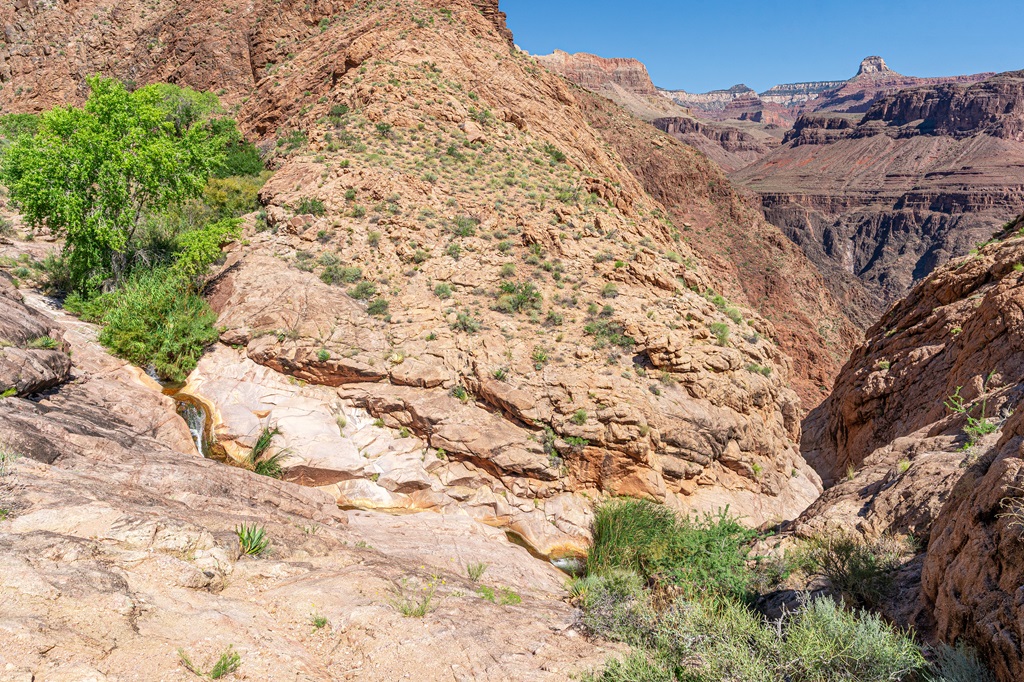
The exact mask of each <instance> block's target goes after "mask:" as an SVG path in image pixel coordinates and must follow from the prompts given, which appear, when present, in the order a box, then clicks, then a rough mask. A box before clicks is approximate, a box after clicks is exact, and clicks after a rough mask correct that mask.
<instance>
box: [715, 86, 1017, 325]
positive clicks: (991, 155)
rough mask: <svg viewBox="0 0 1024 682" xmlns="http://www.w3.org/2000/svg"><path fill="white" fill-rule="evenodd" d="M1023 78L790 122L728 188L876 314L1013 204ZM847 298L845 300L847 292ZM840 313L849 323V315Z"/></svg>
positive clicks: (1008, 213)
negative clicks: (756, 205) (754, 202)
mask: <svg viewBox="0 0 1024 682" xmlns="http://www.w3.org/2000/svg"><path fill="white" fill-rule="evenodd" d="M1022 107H1024V74H1022V73H1021V72H1013V73H1006V74H1001V75H999V76H994V77H992V78H990V79H988V80H986V81H983V82H981V83H976V84H972V85H964V84H953V85H942V86H935V87H927V88H917V89H910V90H903V91H901V92H899V93H898V94H895V95H891V96H888V97H886V98H883V99H882V100H879V101H878V102H877V103H876V104H875V105H873V106H872V107H871V109H870V110H869V111H868V112H867V113H865V114H863V115H856V114H815V115H813V116H812V115H808V116H805V117H803V118H801V119H800V120H799V121H798V122H797V125H796V127H795V128H794V129H793V131H792V132H790V133H789V134H788V135H787V138H786V143H785V144H784V145H783V146H782V147H781V148H779V149H777V150H776V151H774V152H772V153H771V154H769V155H768V156H766V157H764V158H762V159H761V160H759V161H757V162H756V163H754V164H752V165H751V166H749V167H747V168H744V169H743V170H741V171H739V172H737V173H735V174H734V175H733V179H734V180H735V181H736V182H738V183H739V184H741V185H743V186H744V187H747V188H749V189H751V190H754V191H755V192H757V193H758V194H760V195H761V198H762V201H763V204H764V208H765V215H766V216H767V217H768V219H769V220H770V221H771V222H773V223H774V224H776V225H778V226H779V227H780V228H782V230H783V231H784V232H785V233H786V234H787V235H789V236H790V237H791V238H792V239H793V240H794V241H796V242H797V243H798V244H800V245H801V246H802V247H803V248H804V251H805V253H807V255H808V256H809V257H810V258H811V260H813V261H814V262H815V263H816V264H817V265H818V267H819V268H820V269H821V270H822V272H824V273H825V276H826V280H828V281H829V282H830V284H832V285H833V287H834V289H833V291H834V292H835V293H836V295H837V297H838V298H840V299H842V300H845V301H847V303H848V306H849V307H848V308H847V309H848V310H850V309H852V307H853V306H856V305H860V303H858V297H856V296H854V297H853V298H851V297H850V295H849V294H846V293H844V291H843V290H839V289H836V288H835V287H836V284H837V283H842V287H843V288H844V289H846V290H847V291H850V290H851V288H850V287H848V286H847V283H848V282H849V281H850V276H851V275H852V276H855V277H856V278H858V279H859V280H860V281H861V282H862V283H863V287H864V291H865V292H866V294H867V296H868V299H869V301H870V305H871V307H872V308H878V307H884V306H887V305H889V304H890V303H892V302H893V301H895V300H896V299H897V298H898V297H899V296H901V295H903V294H904V293H905V292H906V291H907V290H908V289H909V287H910V286H911V285H912V284H913V283H914V282H915V281H917V280H919V279H921V278H923V277H925V276H926V275H928V273H930V272H931V271H932V270H934V269H935V268H936V267H937V266H939V265H941V264H943V263H945V262H946V261H948V260H949V259H950V258H953V257H956V256H960V255H963V254H966V253H967V252H968V251H969V250H970V249H971V248H972V247H974V246H975V245H976V244H978V243H981V242H985V241H986V240H988V238H989V237H990V236H991V234H992V226H993V225H1001V224H1003V223H1004V222H1005V221H1007V220H1009V219H1010V218H1012V217H1013V216H1014V215H1016V214H1017V213H1018V212H1019V211H1020V207H1021V206H1022V205H1024V184H1022V182H1021V177H1022V175H1021V173H1022V169H1024V138H1022V137H1021V126H1022V121H1024V109H1022ZM855 293H856V292H855ZM851 314H852V313H851Z"/></svg>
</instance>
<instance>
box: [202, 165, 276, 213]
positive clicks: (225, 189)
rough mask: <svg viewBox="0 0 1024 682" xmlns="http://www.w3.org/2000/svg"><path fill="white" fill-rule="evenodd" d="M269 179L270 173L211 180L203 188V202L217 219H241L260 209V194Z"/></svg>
mask: <svg viewBox="0 0 1024 682" xmlns="http://www.w3.org/2000/svg"><path fill="white" fill-rule="evenodd" d="M269 177H270V173H263V174H260V175H255V176H231V177H226V178H210V179H209V181H207V183H206V187H205V188H203V202H204V203H205V204H206V205H207V206H209V207H210V209H211V210H212V211H213V214H214V217H216V218H239V217H241V216H243V215H245V214H247V213H252V212H253V211H255V210H257V209H258V208H259V207H260V203H259V193H260V190H261V189H262V188H263V185H264V184H266V182H267V179H268V178H269Z"/></svg>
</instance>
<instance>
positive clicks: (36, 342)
mask: <svg viewBox="0 0 1024 682" xmlns="http://www.w3.org/2000/svg"><path fill="white" fill-rule="evenodd" d="M59 345H60V344H58V343H57V341H56V340H55V339H54V338H53V337H50V336H40V337H39V338H37V339H32V340H31V341H29V342H28V347H29V348H41V349H43V350H53V349H54V348H57V347H58V346H59Z"/></svg>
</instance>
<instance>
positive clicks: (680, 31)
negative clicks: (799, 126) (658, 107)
mask: <svg viewBox="0 0 1024 682" xmlns="http://www.w3.org/2000/svg"><path fill="white" fill-rule="evenodd" d="M500 6H501V9H502V10H503V11H505V12H507V13H508V23H509V27H510V28H511V29H512V31H513V32H514V33H515V37H516V43H517V44H518V45H519V46H520V47H522V48H523V49H524V50H526V51H527V52H530V53H533V54H546V53H549V52H551V51H552V50H554V49H555V48H558V49H561V50H565V51H566V52H592V53H595V54H599V55H601V56H602V57H634V58H636V59H639V60H641V61H643V62H644V63H645V64H646V65H647V68H648V70H649V71H650V72H651V77H652V79H653V80H654V83H655V84H656V85H658V86H661V87H665V88H673V89H676V88H680V89H684V90H689V91H691V92H703V91H706V90H713V89H717V88H727V87H729V86H731V85H735V84H736V83H746V84H747V85H749V86H750V87H752V88H754V89H755V90H758V91H762V90H765V89H767V88H769V87H771V86H772V85H775V84H777V83H789V82H794V81H805V80H839V79H844V78H849V77H851V76H853V75H854V74H855V73H856V70H857V65H858V64H860V60H861V59H862V58H864V57H866V56H868V55H874V54H878V55H881V56H882V57H884V58H885V60H886V62H887V63H888V64H889V68H891V69H894V70H896V71H899V72H900V73H903V74H907V75H910V76H948V75H955V74H965V73H978V72H981V71H1010V70H1016V69H1024V42H1022V41H1021V39H1020V27H1021V25H1022V23H1024V4H1022V3H1021V0H1012V1H1011V0H972V1H970V2H963V0H959V1H958V0H927V1H925V0H888V1H885V0H857V1H853V2H842V3H839V2H835V1H834V0H824V1H822V0H819V1H817V2H812V1H810V0H791V1H789V2H779V1H777V0H762V1H761V2H753V1H748V0H732V1H731V2H721V1H720V0H719V1H718V2H716V1H715V0H705V1H704V2H686V1H685V0H675V1H671V0H660V1H659V0H631V1H629V2H623V1H621V0H617V1H614V2H613V1H612V0H500Z"/></svg>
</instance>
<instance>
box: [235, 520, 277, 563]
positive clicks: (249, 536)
mask: <svg viewBox="0 0 1024 682" xmlns="http://www.w3.org/2000/svg"><path fill="white" fill-rule="evenodd" d="M235 535H236V536H238V547H239V549H240V550H241V552H242V554H245V555H246V556H260V555H261V554H263V553H264V552H266V551H267V548H268V547H269V546H270V538H269V537H267V531H266V529H265V528H264V527H263V526H257V525H256V524H253V525H251V526H250V525H248V524H245V523H243V524H241V525H239V526H238V527H237V528H235Z"/></svg>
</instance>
